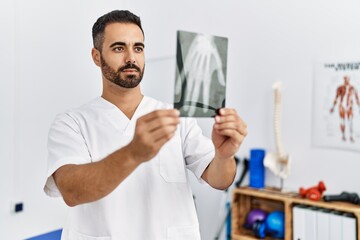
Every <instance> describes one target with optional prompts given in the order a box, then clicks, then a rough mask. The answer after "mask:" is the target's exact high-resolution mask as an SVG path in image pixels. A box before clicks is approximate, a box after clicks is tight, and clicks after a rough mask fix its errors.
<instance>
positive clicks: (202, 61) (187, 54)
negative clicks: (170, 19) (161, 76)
mask: <svg viewBox="0 0 360 240" xmlns="http://www.w3.org/2000/svg"><path fill="white" fill-rule="evenodd" d="M176 49H177V50H176V78H175V96H174V107H175V108H177V109H179V110H180V115H181V116H182V117H213V116H215V115H216V111H217V110H218V109H220V108H222V107H225V92H226V69H227V49H228V39H227V38H225V37H219V36H212V35H208V34H201V33H193V32H186V31H178V32H177V44H176Z"/></svg>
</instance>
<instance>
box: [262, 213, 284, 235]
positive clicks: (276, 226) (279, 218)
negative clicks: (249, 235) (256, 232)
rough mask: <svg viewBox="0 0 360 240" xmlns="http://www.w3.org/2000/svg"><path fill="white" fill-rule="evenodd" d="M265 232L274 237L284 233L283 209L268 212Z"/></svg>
mask: <svg viewBox="0 0 360 240" xmlns="http://www.w3.org/2000/svg"><path fill="white" fill-rule="evenodd" d="M265 224H266V232H267V233H268V234H269V235H270V236H271V237H274V238H283V237H284V235H285V214H284V212H283V211H274V212H271V213H269V215H268V216H267V218H266V220H265Z"/></svg>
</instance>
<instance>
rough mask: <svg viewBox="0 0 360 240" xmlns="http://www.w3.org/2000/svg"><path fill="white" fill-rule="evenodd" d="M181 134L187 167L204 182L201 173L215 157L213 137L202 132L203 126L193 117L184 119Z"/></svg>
mask: <svg viewBox="0 0 360 240" xmlns="http://www.w3.org/2000/svg"><path fill="white" fill-rule="evenodd" d="M181 136H182V141H183V153H184V158H185V162H186V167H187V169H189V170H190V171H192V172H193V173H194V174H195V176H196V177H197V179H198V180H199V181H200V182H203V180H202V179H201V175H202V174H203V172H204V171H205V169H206V168H207V166H208V165H209V164H210V162H211V161H212V160H213V158H214V155H215V150H214V145H213V143H212V141H211V139H209V138H207V137H205V136H204V135H203V134H202V130H201V128H200V127H199V125H198V124H197V122H196V120H195V119H193V118H186V119H185V120H184V124H183V126H182V128H181Z"/></svg>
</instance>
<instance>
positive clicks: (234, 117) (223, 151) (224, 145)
mask: <svg viewBox="0 0 360 240" xmlns="http://www.w3.org/2000/svg"><path fill="white" fill-rule="evenodd" d="M246 135H247V125H246V123H245V122H244V121H243V120H242V119H241V118H240V117H239V115H238V114H237V112H236V110H235V109H232V108H222V109H220V111H219V115H217V116H215V123H214V126H213V131H212V141H213V143H214V146H215V156H216V157H218V158H220V159H228V158H231V157H233V156H234V155H235V153H236V152H237V151H238V149H239V147H240V145H241V143H242V142H243V141H244V138H245V136H246Z"/></svg>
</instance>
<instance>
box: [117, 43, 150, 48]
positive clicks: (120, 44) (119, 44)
mask: <svg viewBox="0 0 360 240" xmlns="http://www.w3.org/2000/svg"><path fill="white" fill-rule="evenodd" d="M114 46H126V44H125V43H124V42H114V43H112V44H111V45H110V48H112V47H114ZM134 46H135V47H138V46H141V47H143V48H145V45H144V43H142V42H136V43H135V44H134Z"/></svg>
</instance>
